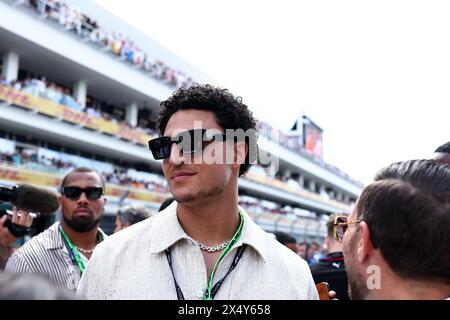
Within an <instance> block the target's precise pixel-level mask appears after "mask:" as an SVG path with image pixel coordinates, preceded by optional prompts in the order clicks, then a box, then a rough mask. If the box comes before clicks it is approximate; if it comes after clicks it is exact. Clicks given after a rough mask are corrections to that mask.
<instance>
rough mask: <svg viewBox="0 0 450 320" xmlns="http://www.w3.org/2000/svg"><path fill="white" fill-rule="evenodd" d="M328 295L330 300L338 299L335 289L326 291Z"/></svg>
mask: <svg viewBox="0 0 450 320" xmlns="http://www.w3.org/2000/svg"><path fill="white" fill-rule="evenodd" d="M328 297H329V298H330V300H338V298H337V294H336V291H333V290H330V291H328Z"/></svg>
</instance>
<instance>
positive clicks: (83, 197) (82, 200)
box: [77, 191, 89, 203]
mask: <svg viewBox="0 0 450 320" xmlns="http://www.w3.org/2000/svg"><path fill="white" fill-rule="evenodd" d="M77 203H89V199H88V198H87V197H86V193H85V192H84V191H83V192H82V193H81V194H80V197H79V198H78V200H77Z"/></svg>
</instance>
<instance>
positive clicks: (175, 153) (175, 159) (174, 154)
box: [169, 143, 184, 166]
mask: <svg viewBox="0 0 450 320" xmlns="http://www.w3.org/2000/svg"><path fill="white" fill-rule="evenodd" d="M169 162H170V164H172V165H174V166H178V165H180V164H183V163H184V157H183V151H181V149H180V148H179V147H178V145H177V144H176V143H174V144H172V149H171V150H170V156H169Z"/></svg>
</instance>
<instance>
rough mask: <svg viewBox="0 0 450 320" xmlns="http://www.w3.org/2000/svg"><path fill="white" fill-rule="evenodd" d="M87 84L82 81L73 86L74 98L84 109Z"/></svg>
mask: <svg viewBox="0 0 450 320" xmlns="http://www.w3.org/2000/svg"><path fill="white" fill-rule="evenodd" d="M86 96H87V83H86V82H84V81H82V80H80V81H78V82H76V83H75V84H74V85H73V98H74V99H75V100H76V101H77V102H78V103H79V104H80V105H81V106H82V107H83V108H84V107H86Z"/></svg>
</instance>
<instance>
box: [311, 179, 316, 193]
mask: <svg viewBox="0 0 450 320" xmlns="http://www.w3.org/2000/svg"><path fill="white" fill-rule="evenodd" d="M309 190H310V191H311V192H316V181H315V180H314V179H311V180H310V181H309Z"/></svg>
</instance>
